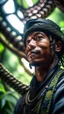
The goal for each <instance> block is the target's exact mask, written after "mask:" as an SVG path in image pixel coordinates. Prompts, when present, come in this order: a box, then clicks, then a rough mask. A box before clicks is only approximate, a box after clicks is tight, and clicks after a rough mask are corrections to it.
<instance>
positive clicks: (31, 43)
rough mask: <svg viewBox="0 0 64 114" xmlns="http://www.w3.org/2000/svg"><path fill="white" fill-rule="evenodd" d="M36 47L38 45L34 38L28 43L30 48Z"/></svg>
mask: <svg viewBox="0 0 64 114" xmlns="http://www.w3.org/2000/svg"><path fill="white" fill-rule="evenodd" d="M35 47H36V41H35V40H33V39H32V40H31V41H30V42H29V44H28V50H30V49H34V48H35Z"/></svg>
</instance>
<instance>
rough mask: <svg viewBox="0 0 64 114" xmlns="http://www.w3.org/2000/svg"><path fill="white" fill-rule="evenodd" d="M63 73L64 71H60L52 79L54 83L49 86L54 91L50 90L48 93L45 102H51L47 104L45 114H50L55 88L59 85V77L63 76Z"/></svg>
mask: <svg viewBox="0 0 64 114" xmlns="http://www.w3.org/2000/svg"><path fill="white" fill-rule="evenodd" d="M63 72H64V71H63V70H60V71H58V73H57V74H56V75H55V76H54V78H53V79H52V81H51V83H50V85H49V88H52V90H48V91H47V92H46V95H45V99H44V101H49V102H48V104H47V108H46V109H44V111H43V114H48V113H49V110H50V105H51V100H52V97H53V94H54V90H55V87H56V85H57V82H58V79H59V77H60V76H61V74H62V73H63Z"/></svg>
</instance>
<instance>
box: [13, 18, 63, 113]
mask: <svg viewBox="0 0 64 114" xmlns="http://www.w3.org/2000/svg"><path fill="white" fill-rule="evenodd" d="M24 44H25V52H26V56H27V59H28V61H29V65H30V67H32V66H34V67H35V76H33V78H32V80H31V83H30V90H29V91H28V92H27V93H26V94H25V95H24V96H23V97H22V98H20V99H19V101H18V103H17V106H16V108H15V112H14V114H64V71H63V70H62V69H61V68H60V66H62V65H63V58H62V57H63V54H64V50H63V47H64V34H63V33H62V31H61V30H60V27H59V26H57V25H56V24H55V23H54V22H52V21H51V20H45V19H31V20H29V21H28V22H27V23H26V24H25V28H24Z"/></svg>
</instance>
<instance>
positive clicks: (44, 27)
mask: <svg viewBox="0 0 64 114" xmlns="http://www.w3.org/2000/svg"><path fill="white" fill-rule="evenodd" d="M34 31H42V32H44V33H46V34H49V35H51V36H54V38H55V39H59V40H60V41H62V42H63V44H64V34H63V32H62V31H61V28H60V27H59V26H58V25H57V24H56V23H55V22H53V21H51V20H49V19H39V18H38V19H30V20H28V21H27V23H26V24H25V27H24V43H25V41H26V38H27V36H28V35H29V34H30V33H31V32H34Z"/></svg>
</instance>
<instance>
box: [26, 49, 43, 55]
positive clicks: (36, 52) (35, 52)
mask: <svg viewBox="0 0 64 114" xmlns="http://www.w3.org/2000/svg"><path fill="white" fill-rule="evenodd" d="M33 53H34V54H37V55H38V54H41V51H40V50H32V51H29V52H27V53H26V55H27V56H28V55H29V54H33Z"/></svg>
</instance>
